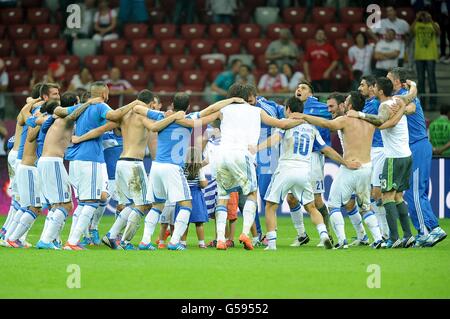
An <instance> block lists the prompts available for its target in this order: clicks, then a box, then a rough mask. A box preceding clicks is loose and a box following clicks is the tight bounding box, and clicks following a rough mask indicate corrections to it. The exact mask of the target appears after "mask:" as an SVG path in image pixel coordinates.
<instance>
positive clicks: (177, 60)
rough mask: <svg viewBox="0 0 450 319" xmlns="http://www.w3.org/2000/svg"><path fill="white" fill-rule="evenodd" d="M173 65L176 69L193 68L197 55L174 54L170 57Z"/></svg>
mask: <svg viewBox="0 0 450 319" xmlns="http://www.w3.org/2000/svg"><path fill="white" fill-rule="evenodd" d="M170 61H171V64H172V67H173V69H174V70H176V71H184V70H192V69H194V68H195V64H196V63H195V57H194V56H192V55H174V56H172V57H171V58H170Z"/></svg>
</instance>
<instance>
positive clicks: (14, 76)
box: [8, 71, 31, 88]
mask: <svg viewBox="0 0 450 319" xmlns="http://www.w3.org/2000/svg"><path fill="white" fill-rule="evenodd" d="M8 76H9V86H10V87H11V88H16V87H20V86H22V87H23V86H28V85H29V84H30V79H31V74H30V72H28V71H11V72H9V74H8Z"/></svg>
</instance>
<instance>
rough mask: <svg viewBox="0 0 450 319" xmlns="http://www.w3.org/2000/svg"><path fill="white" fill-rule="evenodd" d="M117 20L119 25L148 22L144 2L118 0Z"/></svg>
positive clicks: (139, 0) (140, 0) (138, 0)
mask: <svg viewBox="0 0 450 319" xmlns="http://www.w3.org/2000/svg"><path fill="white" fill-rule="evenodd" d="M119 20H120V23H121V24H125V23H146V22H148V11H147V4H146V3H145V0H133V1H130V0H120V4H119Z"/></svg>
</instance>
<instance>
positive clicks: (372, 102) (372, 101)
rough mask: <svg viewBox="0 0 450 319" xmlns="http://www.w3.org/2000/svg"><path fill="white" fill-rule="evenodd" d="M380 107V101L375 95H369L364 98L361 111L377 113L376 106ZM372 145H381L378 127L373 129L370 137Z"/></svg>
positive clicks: (381, 140)
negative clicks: (364, 101)
mask: <svg viewBox="0 0 450 319" xmlns="http://www.w3.org/2000/svg"><path fill="white" fill-rule="evenodd" d="M379 107H380V101H379V100H378V99H377V98H376V97H375V96H373V97H371V98H369V99H367V100H366V104H364V108H363V110H362V112H363V113H367V114H374V115H378V108H379ZM372 147H383V139H382V138H381V132H380V130H379V129H377V128H376V129H375V132H374V133H373V139H372Z"/></svg>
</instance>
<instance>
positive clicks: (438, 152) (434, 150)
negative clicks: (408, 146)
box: [433, 147, 442, 155]
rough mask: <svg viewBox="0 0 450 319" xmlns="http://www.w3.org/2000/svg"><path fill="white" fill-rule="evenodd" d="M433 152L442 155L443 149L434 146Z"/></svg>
mask: <svg viewBox="0 0 450 319" xmlns="http://www.w3.org/2000/svg"><path fill="white" fill-rule="evenodd" d="M433 154H435V155H441V154H442V151H441V149H439V148H437V147H433Z"/></svg>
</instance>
